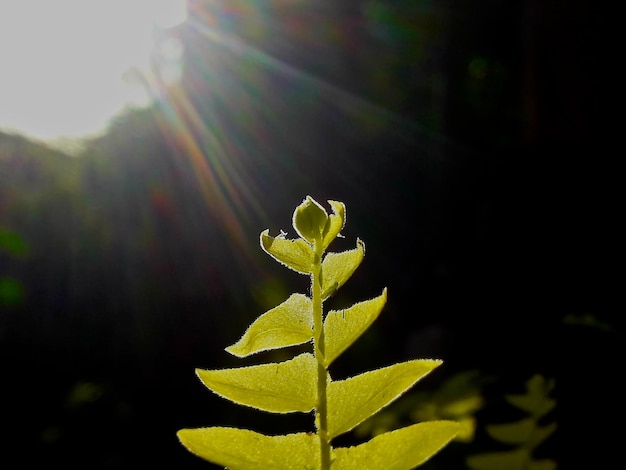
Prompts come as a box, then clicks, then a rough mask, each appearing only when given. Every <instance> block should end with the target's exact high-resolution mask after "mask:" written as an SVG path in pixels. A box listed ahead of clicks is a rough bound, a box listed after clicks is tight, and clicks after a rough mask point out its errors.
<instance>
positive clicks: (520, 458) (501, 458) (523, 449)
mask: <svg viewBox="0 0 626 470" xmlns="http://www.w3.org/2000/svg"><path fill="white" fill-rule="evenodd" d="M554 385H555V381H554V379H546V378H544V377H543V376H541V375H534V376H533V377H531V378H530V379H529V380H528V381H527V382H526V394H522V395H513V394H511V395H506V396H505V399H506V401H507V402H508V403H509V404H510V405H512V406H514V407H515V408H517V409H519V410H521V411H522V412H523V413H524V415H526V416H525V417H523V418H522V419H520V420H518V421H514V422H510V423H498V424H488V425H487V426H486V431H487V433H488V434H489V436H490V437H491V438H492V439H494V440H495V441H498V442H500V443H502V444H504V445H506V446H509V447H512V449H511V450H503V451H495V452H488V453H483V454H476V455H471V456H469V457H468V458H467V465H468V466H469V468H471V469H472V470H500V469H507V470H526V469H535V470H554V469H556V468H557V462H556V461H554V460H552V459H547V458H537V457H536V455H535V454H536V451H537V448H538V447H539V446H541V445H542V444H543V443H544V441H546V440H547V439H549V438H550V437H551V436H552V434H554V432H555V431H556V429H557V423H556V422H553V421H550V422H548V423H545V419H544V418H546V417H547V415H549V414H550V413H551V412H552V411H553V409H554V408H555V407H556V401H555V400H554V399H552V398H551V397H550V394H551V392H552V390H553V389H554Z"/></svg>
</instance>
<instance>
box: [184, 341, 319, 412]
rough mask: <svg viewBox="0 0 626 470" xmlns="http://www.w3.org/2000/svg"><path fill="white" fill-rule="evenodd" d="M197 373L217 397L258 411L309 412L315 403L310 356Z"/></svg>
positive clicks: (314, 367) (314, 364)
mask: <svg viewBox="0 0 626 470" xmlns="http://www.w3.org/2000/svg"><path fill="white" fill-rule="evenodd" d="M196 374H197V375H198V377H199V378H200V380H201V381H202V383H203V384H204V385H205V386H206V387H208V388H209V389H211V390H212V391H213V392H215V393H216V394H218V395H220V396H222V397H224V398H226V399H228V400H231V401H233V402H235V403H239V404H241V405H246V406H250V407H253V408H258V409H260V410H265V411H271V412H274V413H291V412H295V411H302V412H308V411H311V410H312V409H313V408H314V407H315V403H316V401H317V361H316V360H315V358H314V357H313V355H312V354H309V353H304V354H300V355H299V356H296V357H295V358H293V359H291V360H289V361H285V362H272V363H269V364H261V365H258V366H249V367H237V368H234V369H220V370H204V369H196Z"/></svg>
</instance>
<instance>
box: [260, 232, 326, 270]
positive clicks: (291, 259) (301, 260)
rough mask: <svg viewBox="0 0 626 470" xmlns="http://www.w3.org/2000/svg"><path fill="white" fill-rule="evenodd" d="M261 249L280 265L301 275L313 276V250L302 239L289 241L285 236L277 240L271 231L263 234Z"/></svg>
mask: <svg viewBox="0 0 626 470" xmlns="http://www.w3.org/2000/svg"><path fill="white" fill-rule="evenodd" d="M261 248H263V250H264V251H265V252H266V253H267V254H268V255H270V256H271V257H272V258H274V259H275V260H276V261H278V262H279V263H281V264H283V265H285V266H287V267H288V268H290V269H293V270H294V271H296V272H298V273H300V274H311V272H312V271H311V270H312V267H313V255H314V254H313V248H312V247H311V245H309V244H308V243H307V242H305V241H304V240H303V239H301V238H297V239H295V240H287V239H286V238H285V236H284V235H283V234H281V235H279V236H277V237H276V238H274V237H271V236H270V235H269V230H265V231H263V232H261Z"/></svg>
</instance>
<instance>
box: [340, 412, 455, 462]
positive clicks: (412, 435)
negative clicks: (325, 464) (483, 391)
mask: <svg viewBox="0 0 626 470" xmlns="http://www.w3.org/2000/svg"><path fill="white" fill-rule="evenodd" d="M458 429H459V425H458V423H456V422H454V421H429V422H427V423H418V424H414V425H412V426H407V427H405V428H401V429H397V430H395V431H391V432H387V433H384V434H380V435H378V436H376V437H374V438H373V439H371V440H369V441H368V442H366V443H365V444H361V445H358V446H355V447H343V448H342V447H340V448H336V449H334V451H333V457H334V460H333V466H332V468H333V470H362V469H364V468H371V469H376V470H410V469H412V468H415V467H418V466H420V465H422V464H423V463H424V462H426V461H427V460H428V459H430V458H431V457H432V456H433V455H434V454H436V453H437V452H438V451H439V450H440V449H441V448H442V447H444V446H445V445H446V444H447V443H448V442H450V441H451V440H452V439H453V438H454V436H456V433H457V432H458Z"/></svg>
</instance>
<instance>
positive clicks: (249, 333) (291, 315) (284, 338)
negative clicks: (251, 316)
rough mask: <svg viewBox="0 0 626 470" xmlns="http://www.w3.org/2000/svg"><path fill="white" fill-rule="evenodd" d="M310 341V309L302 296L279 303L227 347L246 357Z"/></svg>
mask: <svg viewBox="0 0 626 470" xmlns="http://www.w3.org/2000/svg"><path fill="white" fill-rule="evenodd" d="M312 339H313V306H312V303H311V299H310V298H309V297H307V296H306V295H303V294H292V295H291V296H290V297H289V298H288V299H287V300H285V301H284V302H283V303H282V304H280V305H278V306H277V307H274V308H273V309H271V310H268V311H267V312H265V313H264V314H263V315H261V316H260V317H259V318H257V319H256V320H255V321H254V322H253V323H252V325H250V326H249V327H248V329H247V330H246V332H245V333H244V335H243V336H242V337H241V339H240V340H239V341H237V342H236V343H235V344H233V345H232V346H229V347H227V348H226V351H228V352H229V353H231V354H233V355H235V356H238V357H246V356H249V355H251V354H254V353H258V352H260V351H267V350H268V349H277V348H283V347H287V346H295V345H296V344H302V343H306V342H307V341H311V340H312Z"/></svg>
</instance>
